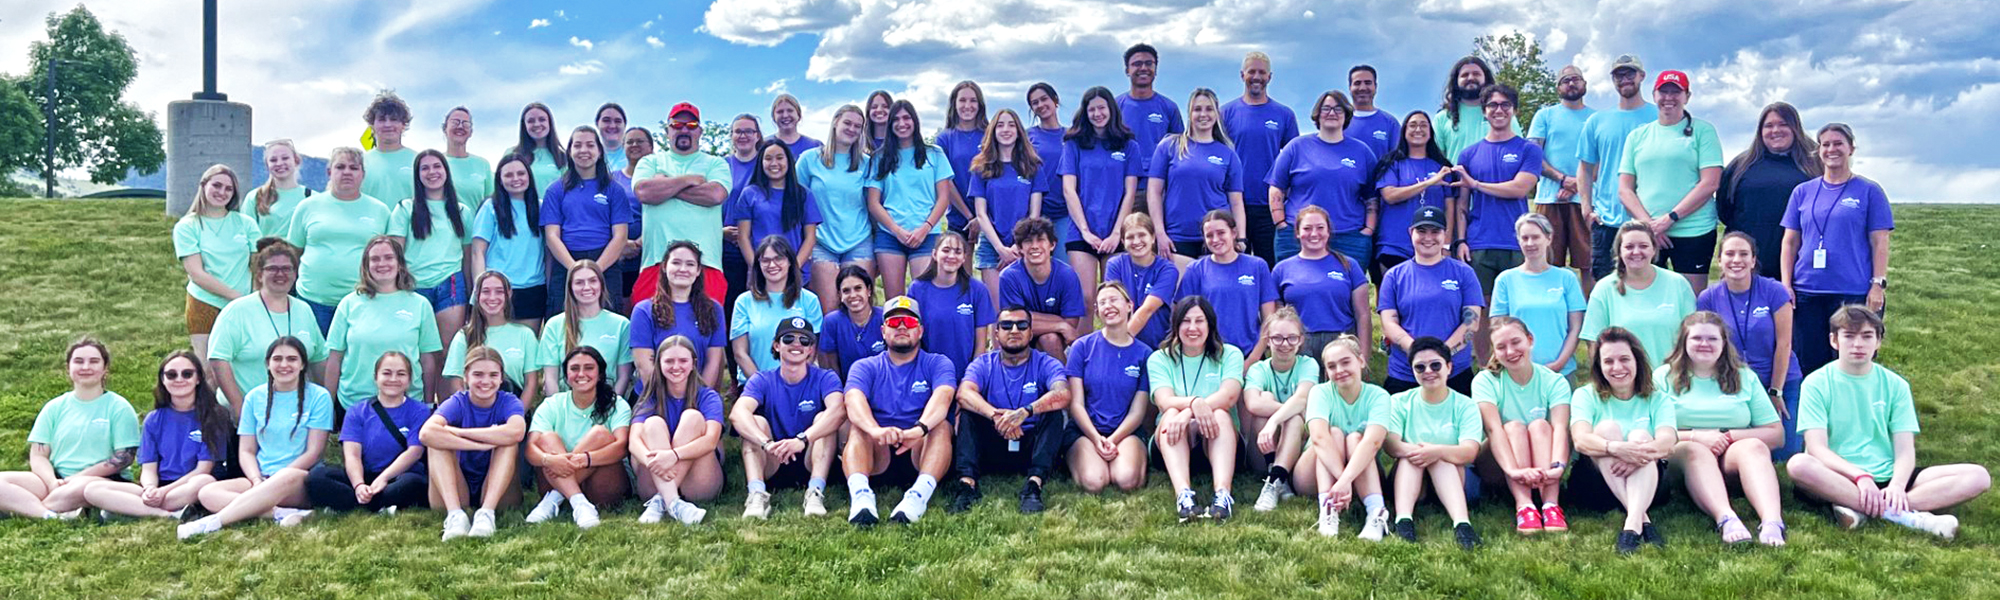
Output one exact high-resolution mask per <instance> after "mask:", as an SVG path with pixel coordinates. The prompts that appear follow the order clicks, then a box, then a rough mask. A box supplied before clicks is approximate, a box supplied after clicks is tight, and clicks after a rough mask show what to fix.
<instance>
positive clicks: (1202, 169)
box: [1146, 139, 1243, 242]
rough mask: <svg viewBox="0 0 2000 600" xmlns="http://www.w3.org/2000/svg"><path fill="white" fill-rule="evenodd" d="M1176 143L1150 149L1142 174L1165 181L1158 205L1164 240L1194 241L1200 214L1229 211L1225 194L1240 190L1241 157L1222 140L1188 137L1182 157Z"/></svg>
mask: <svg viewBox="0 0 2000 600" xmlns="http://www.w3.org/2000/svg"><path fill="white" fill-rule="evenodd" d="M1179 146H1180V143H1179V142H1178V141H1176V140H1173V139H1169V140H1168V141H1166V142H1162V143H1160V145H1159V146H1158V147H1156V148H1154V149H1153V158H1152V159H1151V160H1149V161H1147V163H1146V165H1147V167H1146V177H1148V178H1157V179H1161V180H1164V181H1165V182H1166V185H1167V187H1166V193H1165V196H1164V197H1162V198H1161V199H1160V200H1161V201H1160V204H1161V207H1162V208H1163V209H1165V210H1166V213H1167V214H1166V217H1165V219H1166V221H1167V239H1170V240H1173V241H1176V242H1195V241H1200V240H1201V216H1202V215H1205V214H1208V211H1211V210H1225V211H1226V210H1229V193H1230V192H1242V191H1243V159H1241V158H1238V157H1237V156H1236V151H1235V150H1231V149H1229V146H1228V145H1226V144H1223V143H1222V142H1196V141H1192V140H1190V141H1188V145H1187V155H1186V156H1182V155H1181V153H1180V152H1179Z"/></svg>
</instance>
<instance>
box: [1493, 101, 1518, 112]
mask: <svg viewBox="0 0 2000 600" xmlns="http://www.w3.org/2000/svg"><path fill="white" fill-rule="evenodd" d="M1486 110H1514V103H1512V102H1488V103H1486Z"/></svg>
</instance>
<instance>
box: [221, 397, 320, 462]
mask: <svg viewBox="0 0 2000 600" xmlns="http://www.w3.org/2000/svg"><path fill="white" fill-rule="evenodd" d="M304 385H305V386H306V388H305V389H306V393H305V410H299V399H298V392H297V391H296V390H294V391H290V392H280V393H278V397H276V398H273V397H271V386H270V385H260V386H257V389H254V390H250V391H249V392H247V393H244V394H243V420H242V421H241V422H239V423H237V424H236V435H254V436H257V467H258V471H259V472H261V473H263V474H264V476H265V477H270V476H271V475H272V474H275V473H277V472H278V469H283V468H285V466H286V465H290V464H292V461H294V460H298V458H299V455H301V454H305V452H306V442H307V439H306V437H307V435H308V434H310V432H311V430H314V429H318V430H320V431H333V396H332V395H330V394H328V393H327V391H326V388H323V387H320V386H319V384H316V383H307V384H304ZM266 405H269V407H268V408H267V407H266Z"/></svg>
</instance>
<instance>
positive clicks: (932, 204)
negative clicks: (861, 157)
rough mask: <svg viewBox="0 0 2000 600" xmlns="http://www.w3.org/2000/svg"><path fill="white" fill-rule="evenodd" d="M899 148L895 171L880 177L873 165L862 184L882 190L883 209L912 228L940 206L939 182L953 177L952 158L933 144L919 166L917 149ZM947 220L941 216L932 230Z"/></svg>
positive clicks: (905, 225) (900, 224)
mask: <svg viewBox="0 0 2000 600" xmlns="http://www.w3.org/2000/svg"><path fill="white" fill-rule="evenodd" d="M897 152H899V153H900V154H898V155H897V157H896V171H895V172H893V173H890V174H889V176H888V177H886V178H882V179H877V178H875V177H873V176H872V175H873V173H874V171H875V170H874V169H873V168H870V169H869V170H868V171H869V173H870V175H871V176H870V177H868V178H867V179H866V180H865V181H864V182H863V184H862V185H863V186H864V187H869V188H874V189H879V190H882V209H883V210H885V211H888V213H889V218H890V219H892V220H894V221H895V222H896V224H897V225H899V226H901V227H903V228H904V229H909V228H912V227H916V226H918V225H922V224H923V222H924V219H927V218H930V216H931V209H933V208H936V207H937V202H938V196H937V182H940V181H945V180H949V179H951V178H952V170H951V161H950V160H948V159H946V158H945V155H944V151H942V150H939V149H937V148H936V147H931V148H930V152H928V153H926V154H925V155H924V156H925V158H924V166H923V167H922V168H919V167H917V160H916V149H914V148H903V149H901V150H897ZM871 166H872V165H871ZM944 223H945V219H938V224H937V227H936V229H934V230H933V231H935V232H939V233H942V232H943V231H944Z"/></svg>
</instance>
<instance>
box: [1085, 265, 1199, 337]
mask: <svg viewBox="0 0 2000 600" xmlns="http://www.w3.org/2000/svg"><path fill="white" fill-rule="evenodd" d="M1180 279H1181V272H1180V269H1179V268H1177V267H1175V266H1174V261H1171V260H1167V259H1164V258H1160V257H1158V256H1155V257H1153V264H1150V265H1146V266H1144V267H1141V266H1137V265H1134V264H1132V255H1130V254H1126V253H1123V252H1120V253H1118V254H1117V255H1114V256H1112V257H1111V260H1110V261H1107V262H1105V263H1104V280H1105V281H1116V282H1119V283H1123V284H1125V291H1126V292H1127V293H1129V294H1131V295H1132V309H1133V310H1138V308H1139V305H1141V304H1145V303H1146V297H1147V296H1151V297H1154V298H1159V299H1160V305H1161V306H1160V309H1159V310H1156V311H1153V317H1152V318H1151V319H1148V320H1147V321H1146V325H1145V326H1144V327H1142V328H1140V330H1139V333H1138V338H1139V341H1141V342H1144V343H1145V344H1146V346H1148V347H1155V346H1159V345H1160V342H1161V341H1164V340H1166V339H1167V327H1168V324H1167V319H1168V318H1170V317H1169V316H1168V314H1167V313H1170V312H1173V310H1172V307H1173V304H1174V300H1175V299H1177V298H1179V297H1180Z"/></svg>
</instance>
